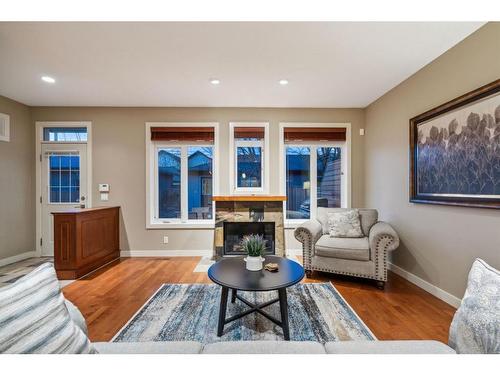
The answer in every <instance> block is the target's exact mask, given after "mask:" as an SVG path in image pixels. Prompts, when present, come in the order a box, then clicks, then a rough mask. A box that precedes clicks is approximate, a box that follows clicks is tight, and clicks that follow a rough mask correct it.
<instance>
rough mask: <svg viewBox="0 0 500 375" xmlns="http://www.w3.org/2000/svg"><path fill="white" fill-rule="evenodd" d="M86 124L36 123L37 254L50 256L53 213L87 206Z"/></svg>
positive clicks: (87, 130)
mask: <svg viewBox="0 0 500 375" xmlns="http://www.w3.org/2000/svg"><path fill="white" fill-rule="evenodd" d="M89 130H90V124H89V123H73V122H72V123H52V122H51V123H37V134H39V135H40V142H38V144H37V151H38V154H39V163H38V165H37V175H38V176H37V177H38V178H37V182H38V183H37V195H38V196H39V198H38V199H39V205H38V207H39V209H38V210H37V211H38V213H37V232H38V238H39V242H38V243H37V252H38V254H39V255H41V256H54V224H53V223H54V222H53V215H52V213H53V212H61V211H67V210H76V209H81V208H89V207H90V206H91V197H90V190H91V186H92V185H91V182H90V177H91V174H90V162H91V161H90V160H89V159H90V145H89Z"/></svg>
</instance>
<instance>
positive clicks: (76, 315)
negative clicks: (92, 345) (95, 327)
mask: <svg viewBox="0 0 500 375" xmlns="http://www.w3.org/2000/svg"><path fill="white" fill-rule="evenodd" d="M64 304H65V305H66V308H67V309H68V312H69V316H70V317H71V320H73V323H75V324H76V325H77V326H78V327H79V328H80V329H81V330H82V332H83V333H85V335H88V334H89V332H88V329H87V323H86V322H85V318H84V317H83V315H82V313H81V312H80V310H78V307H76V306H75V305H73V303H72V302H71V301H69V300H67V299H66V300H64Z"/></svg>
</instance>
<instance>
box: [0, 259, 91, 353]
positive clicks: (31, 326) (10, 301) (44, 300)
mask: <svg viewBox="0 0 500 375" xmlns="http://www.w3.org/2000/svg"><path fill="white" fill-rule="evenodd" d="M0 353H41V354H51V353H68V354H79V353H96V351H95V349H94V348H93V346H92V344H91V343H90V341H89V339H88V338H87V336H86V335H85V334H84V333H83V332H82V330H81V329H80V328H79V327H78V326H77V325H76V324H75V323H73V321H72V320H71V317H70V315H69V312H68V310H67V308H66V305H65V304H64V296H63V294H62V293H61V289H60V287H59V281H58V280H57V276H56V272H55V270H54V267H53V266H52V264H50V263H45V264H43V265H41V266H40V267H38V268H36V269H35V270H33V271H32V272H30V273H29V274H28V275H26V276H24V277H22V278H21V279H19V280H18V281H16V282H15V283H13V284H12V285H8V286H5V287H2V288H0Z"/></svg>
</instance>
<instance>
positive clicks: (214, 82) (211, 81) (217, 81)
mask: <svg viewBox="0 0 500 375" xmlns="http://www.w3.org/2000/svg"><path fill="white" fill-rule="evenodd" d="M210 83H211V84H212V85H218V84H219V83H220V80H218V79H216V78H213V79H211V80H210Z"/></svg>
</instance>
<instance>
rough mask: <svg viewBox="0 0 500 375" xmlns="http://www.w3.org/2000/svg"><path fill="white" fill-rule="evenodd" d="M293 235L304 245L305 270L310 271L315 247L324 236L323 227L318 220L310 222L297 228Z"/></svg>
mask: <svg viewBox="0 0 500 375" xmlns="http://www.w3.org/2000/svg"><path fill="white" fill-rule="evenodd" d="M293 234H294V236H295V238H296V239H297V240H298V241H299V242H300V243H302V255H303V257H304V260H303V263H304V268H305V269H306V270H308V269H310V264H311V257H313V256H314V245H315V244H316V242H317V241H318V240H319V238H320V237H321V235H322V234H323V226H322V225H321V223H320V222H319V221H318V220H315V219H313V220H308V221H306V222H305V223H303V224H301V225H300V226H299V227H297V228H296V229H295V231H294V232H293Z"/></svg>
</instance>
